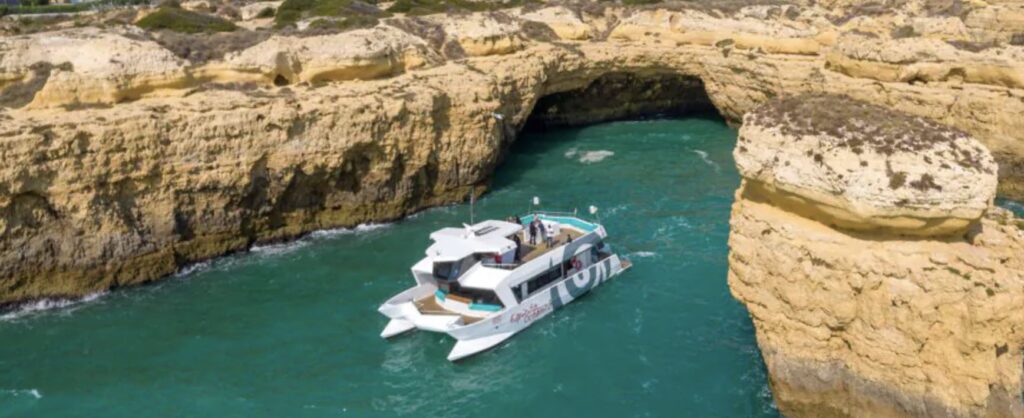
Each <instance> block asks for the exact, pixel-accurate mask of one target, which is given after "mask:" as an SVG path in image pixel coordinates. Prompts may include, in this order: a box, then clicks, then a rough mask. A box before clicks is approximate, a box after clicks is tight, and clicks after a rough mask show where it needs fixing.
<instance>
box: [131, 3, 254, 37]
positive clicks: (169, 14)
mask: <svg viewBox="0 0 1024 418" xmlns="http://www.w3.org/2000/svg"><path fill="white" fill-rule="evenodd" d="M135 25H136V26H138V27H140V28H143V29H146V30H160V29H166V30H170V31H174V32H181V33H209V32H231V31H233V30H235V29H238V27H237V26H235V24H234V23H231V22H229V21H227V20H225V19H221V18H219V17H216V16H210V15H204V14H200V13H195V12H190V11H188V10H184V9H178V8H174V7H161V8H160V9H159V10H157V11H155V12H153V13H150V14H149V15H147V16H146V17H144V18H142V19H141V20H139V21H138V22H137V23H136V24H135Z"/></svg>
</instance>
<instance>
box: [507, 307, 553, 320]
mask: <svg viewBox="0 0 1024 418" xmlns="http://www.w3.org/2000/svg"><path fill="white" fill-rule="evenodd" d="M548 312H551V305H549V304H543V305H530V307H528V308H523V310H522V311H519V312H516V313H514V314H512V319H511V321H512V322H513V323H520V322H533V320H535V319H537V318H540V317H541V316H542V315H544V314H545V313H548Z"/></svg>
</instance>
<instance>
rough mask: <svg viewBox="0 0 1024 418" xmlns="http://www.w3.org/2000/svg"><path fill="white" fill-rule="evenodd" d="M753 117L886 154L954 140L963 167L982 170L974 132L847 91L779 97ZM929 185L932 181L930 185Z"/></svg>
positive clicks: (761, 122) (788, 131)
mask: <svg viewBox="0 0 1024 418" xmlns="http://www.w3.org/2000/svg"><path fill="white" fill-rule="evenodd" d="M748 115H749V118H750V121H751V122H753V123H755V124H757V125H760V126H763V127H766V128H776V129H779V130H780V131H781V132H782V133H783V134H785V135H788V136H792V137H796V138H802V137H805V136H819V137H831V138H834V139H836V140H837V141H838V142H837V145H841V146H846V147H849V148H850V149H851V150H852V151H853V152H854V153H857V154H860V153H862V152H863V151H864V150H865V149H867V148H870V149H872V150H874V151H875V152H877V153H879V154H883V155H892V154H893V153H895V152H908V153H917V152H920V151H923V150H928V149H932V148H933V147H935V146H936V145H938V144H949V146H950V148H952V150H953V153H954V154H955V155H954V156H953V158H954V159H955V161H956V162H957V164H959V165H960V166H962V167H964V168H967V169H972V170H975V171H978V170H982V169H983V168H982V167H983V166H982V164H981V162H980V161H979V158H981V151H982V150H981V149H968V148H963V147H961V146H960V145H959V144H960V143H959V142H958V140H960V139H963V138H967V137H968V134H967V133H965V132H963V131H961V130H959V129H956V128H953V127H950V126H947V125H943V124H940V123H938V122H935V121H932V120H930V119H926V118H923V117H918V116H913V115H909V114H906V113H903V112H900V111H898V110H894V109H890V108H884V107H881V106H877V105H872V104H867V103H864V102H860V101H857V100H854V99H851V98H849V97H847V96H839V95H829V94H805V95H797V96H792V97H787V98H784V99H780V100H774V101H772V102H770V103H768V104H766V105H764V106H762V107H760V108H758V109H757V110H755V111H753V112H750V113H749V114H748ZM925 186H927V185H925Z"/></svg>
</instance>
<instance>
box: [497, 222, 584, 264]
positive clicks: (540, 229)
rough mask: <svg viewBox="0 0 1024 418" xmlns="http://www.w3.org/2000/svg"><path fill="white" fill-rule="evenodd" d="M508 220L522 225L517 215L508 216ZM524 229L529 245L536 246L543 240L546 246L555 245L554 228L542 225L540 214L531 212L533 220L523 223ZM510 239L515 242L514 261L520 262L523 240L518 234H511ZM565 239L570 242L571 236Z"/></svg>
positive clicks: (521, 259)
mask: <svg viewBox="0 0 1024 418" xmlns="http://www.w3.org/2000/svg"><path fill="white" fill-rule="evenodd" d="M508 222H510V223H514V224H518V225H523V221H522V220H521V219H520V218H519V217H518V216H514V215H513V216H509V217H508ZM524 229H525V232H526V238H527V242H529V245H531V246H536V245H538V244H539V243H540V242H541V241H542V240H543V242H544V244H545V245H546V246H547V247H548V248H552V247H554V246H555V234H556V233H555V231H554V228H552V227H550V226H547V225H544V222H543V221H541V220H540V216H538V215H537V214H536V213H535V214H533V220H531V221H530V223H529V224H527V225H525V226H524ZM511 239H512V242H514V243H515V244H516V252H515V263H520V262H522V261H523V241H522V239H521V238H519V234H514V235H512V237H511ZM567 240H568V241H569V242H571V241H572V237H571V236H569V237H568V238H567Z"/></svg>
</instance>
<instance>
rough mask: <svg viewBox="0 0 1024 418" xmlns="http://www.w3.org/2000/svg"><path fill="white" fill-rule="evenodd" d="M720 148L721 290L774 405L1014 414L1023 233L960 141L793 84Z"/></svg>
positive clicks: (988, 171) (791, 410) (839, 411)
mask: <svg viewBox="0 0 1024 418" xmlns="http://www.w3.org/2000/svg"><path fill="white" fill-rule="evenodd" d="M823 108H827V109H828V110H829V112H830V113H833V114H835V115H841V116H842V117H838V118H835V119H832V120H829V119H822V118H815V117H814V113H815V112H821V111H822V110H821V109H823ZM882 114H886V115H889V116H890V117H885V118H880V117H878V116H880V115H882ZM734 155H735V157H736V163H737V167H738V168H739V171H740V174H741V175H742V176H743V181H742V185H741V186H740V189H739V190H738V191H737V193H736V202H735V204H734V205H733V210H732V218H731V222H730V226H731V232H730V237H729V248H730V253H729V287H730V289H731V291H732V294H733V296H734V297H735V298H736V299H737V300H739V301H740V302H742V303H743V304H744V305H745V306H746V307H747V309H748V311H749V312H750V316H751V318H752V320H753V322H754V326H755V329H756V333H757V341H758V345H759V346H760V348H761V351H762V354H763V356H764V360H765V363H766V365H767V366H768V371H769V375H770V381H771V386H772V392H773V394H774V395H775V399H776V403H777V405H778V407H779V409H780V411H781V412H782V413H783V414H785V415H787V416H797V417H799V416H814V417H861V416H871V417H905V416H916V417H1020V416H1021V415H1022V414H1024V404H1022V399H1021V391H1022V382H1021V379H1022V366H1021V364H1022V361H1024V356H1022V350H1024V329H1022V328H1021V327H1020V324H1022V323H1024V311H1021V309H1020V307H1021V306H1024V258H1022V257H1021V254H1024V230H1021V229H1020V228H1019V227H1018V226H1017V225H1016V221H1015V220H1014V219H1013V216H1012V215H1011V214H1009V212H1007V211H1005V210H1002V209H998V208H993V207H992V206H991V202H992V199H993V197H994V196H995V170H994V165H993V163H992V157H991V156H990V155H988V151H987V150H985V149H984V148H983V147H982V146H981V145H980V144H979V143H978V142H977V141H975V140H974V139H972V138H970V137H969V136H967V135H965V134H964V133H963V132H960V131H957V130H955V129H951V128H948V127H943V126H940V125H936V124H935V123H934V122H932V121H929V120H926V119H921V118H916V117H911V116H909V115H906V114H899V113H896V112H893V111H892V110H891V109H885V108H881V107H875V106H871V105H867V104H863V103H857V102H854V101H852V100H850V99H849V98H847V97H836V96H813V97H795V98H791V99H788V100H782V101H778V102H775V103H772V104H769V105H767V106H765V107H762V108H760V109H759V110H756V111H754V112H752V113H749V114H747V116H746V117H745V118H744V125H743V127H742V128H741V130H740V139H739V142H738V144H737V147H736V149H735V151H734Z"/></svg>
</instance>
